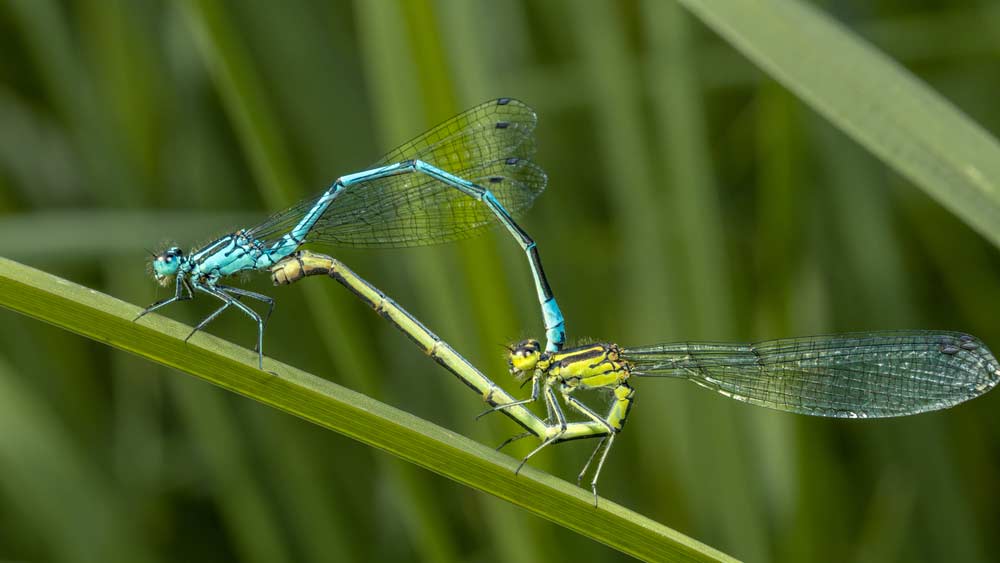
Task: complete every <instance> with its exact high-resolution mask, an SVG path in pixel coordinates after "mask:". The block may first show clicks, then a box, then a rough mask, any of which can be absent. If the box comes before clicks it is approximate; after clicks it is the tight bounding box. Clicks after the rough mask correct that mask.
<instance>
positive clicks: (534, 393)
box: [476, 374, 541, 420]
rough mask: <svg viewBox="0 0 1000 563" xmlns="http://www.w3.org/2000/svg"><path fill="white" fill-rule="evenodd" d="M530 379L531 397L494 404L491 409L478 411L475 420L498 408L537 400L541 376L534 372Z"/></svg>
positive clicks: (506, 407)
mask: <svg viewBox="0 0 1000 563" xmlns="http://www.w3.org/2000/svg"><path fill="white" fill-rule="evenodd" d="M531 380H532V383H531V397H529V398H527V399H524V400H521V401H513V402H511V403H504V404H502V405H496V406H495V407H493V408H491V409H487V410H485V411H483V412H481V413H479V415H477V416H476V420H479V419H480V418H483V417H484V416H486V415H488V414H490V413H491V412H497V411H500V410H503V409H509V408H510V407H516V406H517V405H526V404H528V403H534V402H535V401H537V400H538V392H539V389H540V385H539V384H540V381H541V377H540V376H539V375H538V374H535V375H534V376H533V377H532V378H531Z"/></svg>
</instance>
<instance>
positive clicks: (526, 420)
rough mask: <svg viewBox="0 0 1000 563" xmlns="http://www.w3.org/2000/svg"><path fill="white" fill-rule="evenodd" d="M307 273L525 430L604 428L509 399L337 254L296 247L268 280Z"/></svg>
mask: <svg viewBox="0 0 1000 563" xmlns="http://www.w3.org/2000/svg"><path fill="white" fill-rule="evenodd" d="M307 276H328V277H330V278H332V279H334V280H336V281H337V282H338V283H340V284H341V285H343V286H344V287H346V288H347V289H349V290H350V291H351V293H353V294H354V295H356V296H357V297H358V299H360V300H361V301H363V302H364V303H367V304H368V306H369V307H371V308H372V309H374V310H375V312H377V313H378V314H379V316H381V317H382V318H384V319H386V320H388V321H389V322H390V323H392V324H393V325H395V326H396V328H398V329H399V330H401V331H402V332H403V333H404V334H406V335H407V336H409V337H410V339H411V340H412V341H413V342H414V343H415V344H416V345H417V346H418V347H420V349H421V350H422V351H423V352H424V353H425V354H427V355H428V356H430V357H431V358H433V359H434V361H436V362H437V363H439V364H440V365H442V366H444V367H445V368H446V369H447V370H448V371H450V372H452V373H453V374H455V376H456V377H458V378H459V380H461V381H462V382H463V383H465V384H466V385H468V386H469V387H470V388H472V389H473V390H474V391H476V393H477V394H478V395H479V396H480V397H482V399H483V400H484V401H486V403H487V404H489V405H490V406H492V407H498V406H502V407H504V408H503V410H502V411H501V412H503V414H506V415H507V416H509V417H510V418H512V419H513V420H514V421H515V422H517V423H518V424H520V425H521V426H523V427H524V429H525V430H526V431H527V434H526V435H534V436H537V437H538V438H540V439H542V440H545V439H548V438H549V437H550V436H551V435H553V434H555V433H557V432H558V433H559V434H560V435H561V438H562V439H563V440H569V439H572V438H573V437H574V436H575V437H578V438H580V437H584V438H591V437H594V436H599V435H601V433H602V432H604V431H605V425H604V424H603V422H601V423H598V422H594V421H584V422H570V423H567V424H566V425H565V426H559V427H557V426H553V425H550V424H547V423H546V422H545V421H543V420H542V419H541V418H539V417H538V416H537V415H535V414H534V413H533V412H531V411H530V410H528V409H527V408H525V407H524V406H523V405H524V403H525V401H517V400H516V399H514V397H512V396H511V395H510V394H508V393H507V392H506V391H504V390H503V388H501V387H500V386H499V385H497V384H496V383H494V382H493V381H492V380H490V378H488V377H486V376H485V375H483V373H482V372H480V371H479V370H478V369H476V367H475V366H473V365H472V364H471V363H469V361H468V360H466V359H465V358H463V357H462V356H461V355H459V353H458V352H456V351H455V349H454V348H452V347H451V346H450V345H449V344H448V343H447V342H445V341H444V340H441V338H439V337H438V336H437V335H436V334H434V333H433V332H431V331H430V330H429V329H428V328H427V327H425V326H424V325H423V323H421V322H420V321H418V320H417V319H416V318H415V317H414V316H413V315H411V314H410V313H408V312H407V311H406V310H405V309H403V308H402V307H400V306H399V305H398V304H397V303H396V302H395V301H393V300H392V299H390V298H389V297H388V296H386V294H384V293H382V291H381V290H379V289H378V288H376V287H375V286H373V285H372V284H370V283H368V282H367V281H365V279H364V278H362V277H361V276H359V275H358V274H356V273H354V271H353V270H351V269H350V268H348V267H347V266H346V265H344V263H343V262H341V261H339V260H336V259H334V258H331V257H329V256H325V255H323V254H316V253H314V252H310V251H308V250H300V251H298V252H296V253H294V254H292V255H291V256H289V257H287V258H285V259H284V260H282V261H280V262H278V263H277V264H275V265H274V266H271V278H272V280H273V281H274V285H288V284H291V283H295V282H297V281H299V280H301V279H302V278H304V277H307ZM487 412H492V410H491V411H487ZM484 414H485V413H484Z"/></svg>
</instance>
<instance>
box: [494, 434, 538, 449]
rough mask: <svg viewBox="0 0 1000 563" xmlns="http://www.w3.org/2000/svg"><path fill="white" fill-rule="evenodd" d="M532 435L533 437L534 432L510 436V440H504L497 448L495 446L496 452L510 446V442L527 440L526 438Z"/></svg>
mask: <svg viewBox="0 0 1000 563" xmlns="http://www.w3.org/2000/svg"><path fill="white" fill-rule="evenodd" d="M534 435H535V434H534V432H521V433H520V434H516V435H514V436H511V437H510V438H507V439H506V440H504V441H503V443H501V444H500V445H499V446H497V447H496V451H498V452H499V451H500V450H502V449H504V448H505V447H507V445H508V444H510V443H512V442H516V441H518V440H520V439H522V438H527V437H528V436H534Z"/></svg>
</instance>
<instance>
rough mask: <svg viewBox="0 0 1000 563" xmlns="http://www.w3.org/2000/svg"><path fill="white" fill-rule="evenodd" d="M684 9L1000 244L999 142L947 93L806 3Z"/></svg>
mask: <svg viewBox="0 0 1000 563" xmlns="http://www.w3.org/2000/svg"><path fill="white" fill-rule="evenodd" d="M681 3H682V4H684V5H685V6H686V7H687V8H688V9H689V10H690V11H691V12H693V13H694V14H696V15H697V16H698V17H700V18H701V19H702V20H703V21H704V22H705V23H706V24H707V25H708V26H709V27H711V28H713V29H714V30H715V31H716V32H718V33H719V34H720V35H722V36H723V37H724V38H725V39H726V40H728V41H729V42H730V43H732V44H733V45H734V46H735V47H736V48H737V49H739V50H740V51H741V52H742V53H743V54H744V55H746V56H747V57H749V58H750V59H751V60H752V61H754V62H755V63H756V64H758V65H759V66H760V67H762V68H763V69H764V70H765V72H767V73H768V74H769V75H770V76H771V77H772V78H774V79H775V80H777V81H778V82H780V83H781V84H782V85H784V86H785V87H786V88H788V89H789V90H791V91H792V92H794V93H795V94H796V95H797V96H799V97H800V98H801V99H802V100H804V101H805V102H806V103H807V104H809V105H810V106H811V107H812V108H813V109H815V110H816V111H818V112H819V113H820V114H822V115H823V116H825V117H826V118H827V119H829V120H830V121H831V122H832V123H833V124H834V125H836V126H837V127H838V128H840V129H842V130H844V131H845V132H846V133H847V134H848V135H850V136H851V137H853V138H854V139H855V140H856V141H858V142H859V143H861V144H862V145H863V146H865V147H866V148H867V149H868V150H870V151H871V152H872V153H874V154H875V155H876V156H878V157H879V158H880V159H882V160H883V161H884V162H885V163H886V164H888V165H890V166H891V167H893V168H894V169H896V170H897V171H898V172H900V173H901V174H902V175H904V176H906V177H907V178H908V179H910V180H911V181H912V182H914V183H915V184H916V185H918V186H920V187H921V188H922V189H924V190H925V191H926V192H927V193H928V194H930V195H931V196H932V197H933V198H935V199H936V200H937V201H938V203H940V204H941V205H943V206H944V207H946V208H948V209H949V210H951V211H952V212H953V213H955V214H956V215H958V216H959V217H960V218H962V220H963V221H965V222H966V223H968V224H969V225H970V226H972V227H973V228H975V229H976V230H977V231H979V232H980V233H981V234H982V235H983V236H985V237H987V238H988V239H990V240H991V241H992V242H993V244H995V245H1000V145H998V143H997V142H996V140H995V139H994V138H993V137H991V136H990V135H989V133H987V132H986V131H985V130H983V129H982V128H981V127H980V126H979V125H977V124H976V123H975V122H973V121H972V120H971V119H969V118H968V117H966V116H965V115H964V114H963V113H962V112H961V111H960V110H958V109H957V108H955V107H954V106H953V105H952V104H951V103H950V102H948V101H947V100H946V99H945V98H944V97H942V96H941V95H939V94H937V93H936V92H934V91H933V90H932V89H931V88H929V87H928V86H927V85H926V84H924V83H922V82H921V81H920V80H919V79H917V78H916V77H914V76H913V75H912V74H910V73H909V72H908V71H907V70H906V69H904V68H903V67H901V66H900V65H899V64H897V63H896V62H895V61H893V60H892V59H890V58H888V57H887V56H885V55H884V54H883V53H881V52H880V51H878V50H877V49H875V48H873V47H872V46H870V45H868V44H867V43H865V42H864V41H863V40H861V39H860V38H859V37H857V36H856V35H854V34H852V33H851V32H850V31H848V30H846V29H845V28H843V27H842V26H840V25H838V24H837V22H835V21H833V20H832V19H830V18H828V17H826V16H825V15H824V14H822V13H821V12H819V11H817V10H816V9H815V8H812V7H810V6H808V5H807V4H805V3H801V2H793V1H789V0H760V1H758V2H743V1H739V0H698V1H694V0H681Z"/></svg>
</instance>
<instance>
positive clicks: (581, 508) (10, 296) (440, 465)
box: [0, 258, 731, 561]
mask: <svg viewBox="0 0 1000 563" xmlns="http://www.w3.org/2000/svg"><path fill="white" fill-rule="evenodd" d="M0 305H2V306H4V307H7V308H9V309H12V310H14V311H18V312H21V313H23V314H25V315H28V316H30V317H34V318H36V319H39V320H43V321H46V322H49V323H51V324H53V325H55V326H57V327H60V328H63V329H66V330H69V331H72V332H75V333H77V334H81V335H83V336H86V337H88V338H92V339H94V340H96V341H98V342H103V343H105V344H108V345H110V346H113V347H115V348H119V349H121V350H125V351H128V352H132V353H134V354H137V355H139V356H142V357H145V358H147V359H150V360H153V361H155V362H158V363H160V364H163V365H165V366H168V367H173V368H177V369H180V370H183V371H185V372H187V373H189V374H191V375H194V376H195V377H198V378H200V379H203V380H205V381H208V382H210V383H214V384H216V385H218V386H220V387H222V388H224V389H228V390H230V391H233V392H235V393H238V394H240V395H243V396H245V397H248V398H251V399H254V400H256V401H259V402H261V403H263V404H266V405H269V406H272V407H275V408H277V409H279V410H282V411H284V412H287V413H290V414H294V415H296V416H299V417H301V418H303V419H305V420H308V421H310V422H313V423H315V424H318V425H320V426H323V427H325V428H328V429H330V430H334V431H336V432H339V433H341V434H343V435H345V436H348V437H350V438H353V439H355V440H358V441H360V442H362V443H365V444H368V445H371V446H374V447H376V448H379V449H381V450H383V451H386V452H388V453H391V454H392V455H395V456H397V457H399V458H402V459H404V460H406V461H410V462H412V463H414V464H416V465H419V466H421V467H423V468H425V469H429V470H431V471H433V472H435V473H438V474H440V475H444V476H446V477H448V478H450V479H452V480H454V481H457V482H459V483H462V484H465V485H468V486H471V487H473V488H475V489H478V490H480V491H484V492H488V493H490V494H492V495H494V496H497V497H499V498H502V499H505V500H508V501H510V502H511V503H513V504H515V505H518V506H521V507H523V508H526V509H527V510H528V511H530V512H532V513H534V514H536V515H538V516H541V517H542V518H545V519H547V520H550V521H552V522H555V523H557V524H560V525H562V526H565V527H567V528H569V529H572V530H575V531H577V532H579V533H581V534H583V535H585V536H587V537H590V538H592V539H594V540H596V541H599V542H602V543H605V544H607V545H609V546H611V547H613V548H615V549H618V550H620V551H622V552H624V553H627V554H629V555H632V556H635V557H637V558H639V559H643V560H648V561H654V560H655V561H720V560H731V559H730V558H729V557H728V556H727V555H725V554H723V553H720V552H718V551H716V550H714V549H712V548H710V547H708V546H705V545H703V544H701V543H699V542H697V541H695V540H693V539H691V538H688V537H686V536H684V535H683V534H680V533H679V532H676V531H674V530H671V529H669V528H667V527H665V526H662V525H660V524H658V523H656V522H653V521H651V520H649V519H648V518H645V517H643V516H640V515H638V514H635V513H633V512H631V511H629V510H627V509H625V508H622V507H620V506H618V505H616V504H614V503H612V502H609V501H606V500H602V501H601V504H600V506H599V507H598V508H595V507H594V506H593V504H592V502H593V499H592V497H591V496H590V495H589V493H588V492H586V491H584V490H582V489H579V488H577V487H573V486H572V485H569V484H568V483H566V482H564V481H562V480H560V479H557V478H556V477H553V476H551V475H548V474H545V473H542V472H540V471H537V470H535V469H533V468H530V467H529V468H526V469H525V470H524V471H522V473H521V474H520V475H519V476H515V475H514V468H515V467H516V461H515V460H514V459H513V458H510V457H508V456H506V455H503V454H500V453H498V452H495V451H493V450H492V449H490V448H487V447H486V446H483V445H481V444H478V443H476V442H473V441H471V440H469V439H467V438H464V437H462V436H460V435H457V434H455V433H453V432H450V431H448V430H446V429H444V428H441V427H439V426H436V425H433V424H431V423H429V422H427V421H424V420H421V419H419V418H417V417H415V416H412V415H410V414H407V413H405V412H402V411H399V410H397V409H394V408H392V407H389V406H388V405H384V404H382V403H379V402H378V401H375V400H374V399H371V398H370V397H367V396H365V395H361V394H360V393H356V392H354V391H350V390H348V389H345V388H343V387H340V386H338V385H335V384H333V383H331V382H329V381H326V380H324V379H321V378H319V377H316V376H314V375H311V374H308V373H305V372H303V371H300V370H297V369H295V368H293V367H291V366H287V365H285V364H281V363H279V362H276V361H273V360H269V361H268V362H267V363H268V365H267V368H268V369H269V370H271V371H273V372H275V373H267V372H264V371H260V370H258V369H256V368H255V367H253V366H254V363H255V361H256V355H255V354H254V353H253V352H251V351H249V350H246V349H244V348H240V347H238V346H236V345H234V344H231V343H228V342H225V341H223V340H220V339H218V338H215V337H212V336H210V335H200V336H198V337H196V338H195V341H192V343H190V344H185V342H184V340H183V338H184V336H186V334H187V330H188V329H187V327H185V326H183V325H181V324H180V323H177V322H174V321H171V320H169V319H166V318H164V317H159V316H156V315H153V316H151V317H150V318H149V320H148V321H147V320H145V319H144V320H143V321H142V322H141V323H135V322H132V319H133V318H134V317H135V315H136V314H137V313H138V311H139V309H138V308H137V307H135V306H134V305H130V304H128V303H125V302H123V301H119V300H117V299H115V298H113V297H110V296H108V295H104V294H102V293H99V292H96V291H93V290H91V289H88V288H85V287H82V286H79V285H76V284H74V283H72V282H69V281H67V280H63V279H61V278H57V277H55V276H52V275H50V274H47V273H45V272H41V271H39V270H35V269H33V268H30V267H27V266H24V265H21V264H18V263H16V262H12V261H10V260H7V259H2V258H0Z"/></svg>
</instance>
